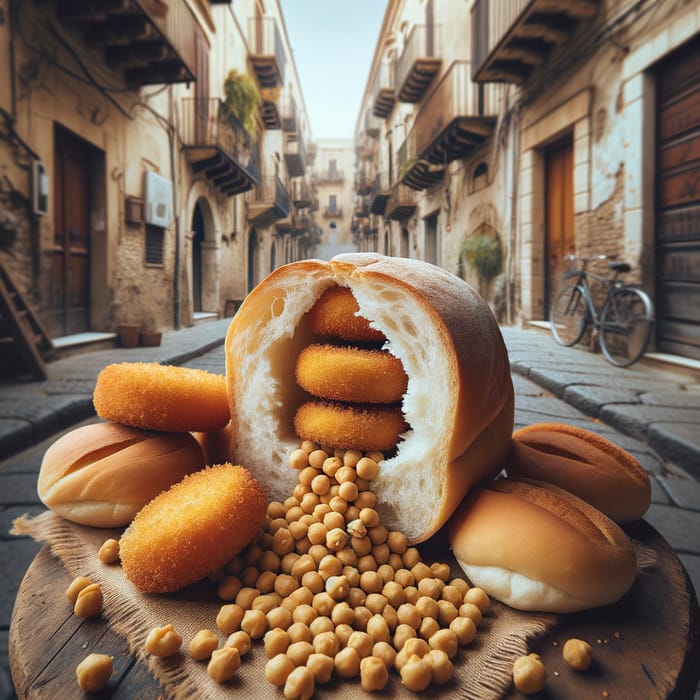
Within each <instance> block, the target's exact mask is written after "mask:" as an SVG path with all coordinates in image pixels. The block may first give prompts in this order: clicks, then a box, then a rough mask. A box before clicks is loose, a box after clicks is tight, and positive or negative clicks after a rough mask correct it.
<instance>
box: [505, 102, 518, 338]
mask: <svg viewBox="0 0 700 700" xmlns="http://www.w3.org/2000/svg"><path fill="white" fill-rule="evenodd" d="M515 117H516V118H515V119H513V120H512V121H511V129H512V133H513V161H512V164H511V168H512V173H511V177H512V183H511V205H510V236H509V239H510V240H509V242H508V272H507V273H506V319H507V321H508V325H509V326H511V325H513V304H512V301H511V294H512V289H511V287H512V284H513V283H514V282H515V280H514V278H513V275H514V271H515V267H516V266H515V262H516V254H517V251H516V250H515V246H516V244H517V236H516V227H517V225H518V210H517V207H518V186H519V181H520V119H519V114H518V113H516V114H515Z"/></svg>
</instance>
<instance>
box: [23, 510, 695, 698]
mask: <svg viewBox="0 0 700 700" xmlns="http://www.w3.org/2000/svg"><path fill="white" fill-rule="evenodd" d="M626 530H627V531H628V532H629V534H630V535H631V536H632V537H633V538H634V539H635V540H637V541H638V542H640V543H642V544H643V545H644V546H646V547H650V548H652V549H653V551H654V553H655V555H656V563H655V565H654V566H651V567H649V568H645V569H643V570H642V571H641V573H640V575H639V576H638V578H637V581H636V582H635V584H634V586H633V588H632V590H631V591H630V592H629V593H628V594H627V595H626V596H625V597H624V598H623V599H622V600H621V601H620V602H619V603H618V604H616V605H614V606H609V607H606V608H600V609H597V610H591V611H586V612H582V613H577V614H572V615H561V616H559V618H558V619H559V622H558V623H557V625H556V626H555V627H554V628H553V629H552V630H551V633H550V634H548V635H547V636H546V637H545V638H543V639H541V640H539V641H538V642H537V643H536V644H535V645H533V648H532V649H531V651H536V652H537V653H539V654H540V655H541V656H542V659H543V661H544V663H545V665H546V668H547V684H546V686H545V690H544V691H543V692H542V693H540V694H539V695H538V697H540V698H547V700H558V699H561V700H564V699H566V700H571V699H572V698H606V697H608V698H610V700H616V699H618V698H625V699H630V700H632V699H634V700H637V699H638V698H639V699H642V698H643V699H644V700H649V699H651V698H673V699H680V700H683V699H686V698H688V699H692V698H693V696H694V693H695V690H696V688H697V686H698V680H699V678H700V612H699V610H698V603H697V598H696V596H695V593H694V591H693V588H692V584H691V583H690V581H689V579H688V577H687V575H686V574H685V571H684V569H683V567H682V566H681V564H680V562H679V560H678V558H677V557H676V555H675V554H674V553H673V551H672V550H671V548H670V547H669V545H668V544H667V543H666V541H665V540H664V539H663V538H662V537H661V536H660V535H659V534H658V533H657V532H656V531H655V530H654V529H653V528H652V527H651V526H649V525H648V524H647V523H646V522H644V521H641V522H639V523H635V524H634V525H632V526H630V527H627V528H626ZM69 583H70V576H69V575H68V572H67V571H66V570H65V569H64V567H63V566H62V564H61V562H60V561H59V560H57V559H56V558H55V557H53V556H52V555H51V553H50V552H49V550H48V548H47V547H44V549H43V550H42V551H41V552H40V553H39V555H38V556H37V557H36V559H35V560H34V562H33V563H32V565H31V566H30V568H29V569H28V571H27V573H26V576H25V578H24V581H23V583H22V585H21V587H20V590H19V593H18V596H17V600H16V603H15V608H14V611H13V617H12V623H11V626H10V663H11V668H12V676H13V680H14V683H15V686H16V690H17V695H18V697H19V698H20V700H25V699H27V700H38V699H40V698H47V699H50V700H56V699H58V700H60V699H61V698H74V697H80V691H79V690H78V687H77V684H76V680H75V667H76V665H77V663H78V662H79V660H80V659H81V658H82V657H83V656H84V655H86V654H87V653H89V651H92V650H93V649H95V650H99V651H100V652H102V653H106V654H110V655H112V656H113V657H114V664H115V675H114V676H113V678H112V680H111V681H110V683H109V685H108V686H107V688H106V689H105V690H104V691H102V692H100V693H95V694H91V695H90V697H113V698H125V699H127V698H128V699H129V700H132V699H134V698H160V697H163V692H162V689H161V687H160V686H159V684H158V682H157V681H156V680H155V679H154V677H153V676H152V675H151V674H150V672H149V670H148V669H147V668H146V666H145V665H144V664H143V663H139V662H137V661H136V660H135V657H134V656H133V655H132V654H131V653H130V652H129V647H128V644H127V642H126V641H125V640H124V639H123V638H122V637H120V636H118V635H117V634H115V633H114V632H113V631H112V630H111V629H110V628H109V625H108V624H107V622H106V621H105V620H104V619H103V618H102V617H96V618H91V619H87V620H82V619H79V618H77V617H75V616H74V615H72V614H70V613H68V614H67V613H66V608H65V606H63V605H57V604H56V601H57V600H59V599H63V596H64V592H65V589H66V588H67V587H68V584H69ZM571 637H578V638H581V639H585V640H587V641H589V643H591V644H592V645H593V651H594V658H595V661H594V664H593V666H592V667H591V668H590V669H589V670H588V671H587V672H584V673H580V672H576V671H574V670H573V669H571V668H570V667H568V666H567V665H566V664H565V663H564V661H563V659H562V657H561V648H562V646H563V643H564V642H565V641H566V640H567V639H569V638H571ZM461 654H463V652H459V654H458V656H457V657H456V662H457V663H459V659H460V655H461ZM334 685H335V687H336V692H337V690H338V689H339V688H341V687H343V685H341V684H334ZM349 687H351V688H352V689H353V690H354V689H357V696H358V697H360V696H364V697H370V696H369V694H365V693H364V692H363V691H362V690H361V689H360V688H359V684H357V683H355V684H354V685H352V686H349V685H348V684H344V689H345V693H344V694H345V697H347V696H348V693H347V690H348V689H349ZM260 692H261V695H260V697H282V693H281V692H279V691H276V690H275V689H274V688H273V687H272V686H270V685H269V684H268V683H267V681H264V680H262V679H261V684H260ZM427 693H429V694H430V695H435V696H443V695H444V696H449V697H459V693H455V692H454V690H453V691H449V690H442V689H440V688H439V687H432V688H431V689H429V690H428V691H427ZM240 694H241V690H240V689H238V690H237V691H236V690H235V689H233V688H232V691H231V695H232V696H235V695H240ZM323 694H324V695H325V694H326V693H325V692H324V693H323ZM419 696H420V694H416V697H419ZM506 697H507V698H525V697H526V696H524V695H522V694H521V693H519V692H517V691H516V690H514V689H513V688H512V686H511V689H510V691H509V692H508V693H507V694H506Z"/></svg>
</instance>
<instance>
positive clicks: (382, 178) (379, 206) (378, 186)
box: [369, 171, 391, 214]
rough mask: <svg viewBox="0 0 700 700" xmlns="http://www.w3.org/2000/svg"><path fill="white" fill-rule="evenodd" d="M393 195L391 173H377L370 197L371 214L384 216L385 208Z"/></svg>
mask: <svg viewBox="0 0 700 700" xmlns="http://www.w3.org/2000/svg"><path fill="white" fill-rule="evenodd" d="M390 194H391V188H390V183H389V173H387V172H385V171H382V172H379V173H377V175H376V177H375V178H374V184H373V185H372V191H371V192H370V195H369V210H370V213H371V214H384V207H385V206H386V202H387V199H389V195H390Z"/></svg>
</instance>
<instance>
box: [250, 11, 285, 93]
mask: <svg viewBox="0 0 700 700" xmlns="http://www.w3.org/2000/svg"><path fill="white" fill-rule="evenodd" d="M248 50H249V51H250V53H251V55H252V56H253V57H261V58H268V59H270V58H274V60H275V62H276V65H277V71H278V73H279V78H280V82H281V84H284V75H285V69H286V65H287V59H286V57H285V54H284V44H283V43H282V35H281V33H280V30H279V26H278V24H277V20H276V19H275V18H274V17H270V16H267V17H266V16H257V17H249V18H248ZM275 84H276V82H275ZM270 87H274V84H273V85H270Z"/></svg>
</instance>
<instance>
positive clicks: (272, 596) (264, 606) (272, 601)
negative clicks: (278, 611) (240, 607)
mask: <svg viewBox="0 0 700 700" xmlns="http://www.w3.org/2000/svg"><path fill="white" fill-rule="evenodd" d="M281 602H282V598H280V596H279V595H278V594H277V593H266V594H265V595H259V596H258V597H257V598H256V599H255V600H254V601H253V604H252V605H251V608H250V609H251V610H260V611H261V612H263V613H264V614H265V615H267V613H269V612H270V610H272V609H273V608H276V607H277V606H278V605H279V604H280V603H281Z"/></svg>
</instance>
